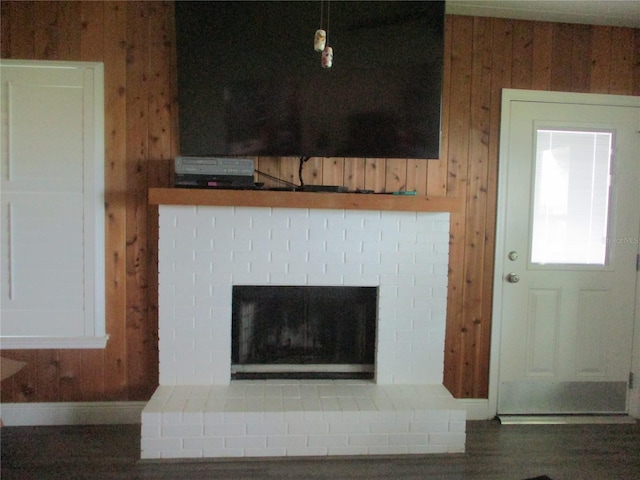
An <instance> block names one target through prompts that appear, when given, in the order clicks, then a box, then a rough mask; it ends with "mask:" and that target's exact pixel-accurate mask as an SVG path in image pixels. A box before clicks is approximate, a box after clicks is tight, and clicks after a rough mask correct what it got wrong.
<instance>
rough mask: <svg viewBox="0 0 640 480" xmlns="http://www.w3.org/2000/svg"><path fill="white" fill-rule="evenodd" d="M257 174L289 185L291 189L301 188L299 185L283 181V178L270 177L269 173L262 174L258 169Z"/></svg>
mask: <svg viewBox="0 0 640 480" xmlns="http://www.w3.org/2000/svg"><path fill="white" fill-rule="evenodd" d="M255 172H256V173H257V174H259V175H264V176H265V177H267V178H270V179H271V180H275V181H276V182H280V183H284V184H285V185H289V186H290V187H293V188H299V187H300V186H299V185H296V184H295V183H291V182H288V181H286V180H283V179H281V178H278V177H274V176H273V175H269V174H268V173H265V172H261V171H260V170H258V169H257V168H256V169H255Z"/></svg>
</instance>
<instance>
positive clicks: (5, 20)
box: [0, 2, 11, 58]
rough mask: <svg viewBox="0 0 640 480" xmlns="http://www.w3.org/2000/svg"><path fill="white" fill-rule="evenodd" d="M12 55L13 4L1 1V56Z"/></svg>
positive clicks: (7, 56)
mask: <svg viewBox="0 0 640 480" xmlns="http://www.w3.org/2000/svg"><path fill="white" fill-rule="evenodd" d="M9 57H11V5H10V4H9V3H7V2H1V3H0V58H9Z"/></svg>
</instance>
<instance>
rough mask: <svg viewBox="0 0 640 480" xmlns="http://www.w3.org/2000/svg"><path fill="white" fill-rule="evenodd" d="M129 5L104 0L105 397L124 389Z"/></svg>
mask: <svg viewBox="0 0 640 480" xmlns="http://www.w3.org/2000/svg"><path fill="white" fill-rule="evenodd" d="M126 48H127V4H126V3H124V2H118V1H113V2H105V7H104V58H103V61H104V70H105V108H106V115H105V185H106V192H105V197H106V198H105V200H106V204H105V217H106V225H105V228H106V237H105V243H106V261H105V270H106V296H107V304H106V327H107V333H108V334H109V341H108V342H107V347H106V350H105V351H104V393H103V400H116V399H121V398H123V395H124V394H123V392H125V391H126V386H127V376H126V361H127V351H126V347H127V344H126V338H127V337H126V331H125V321H126V320H125V319H126V305H127V274H126V254H127V251H126V215H127V211H126V203H127V168H126V167H127V61H126V59H127V55H126V54H127V52H126Z"/></svg>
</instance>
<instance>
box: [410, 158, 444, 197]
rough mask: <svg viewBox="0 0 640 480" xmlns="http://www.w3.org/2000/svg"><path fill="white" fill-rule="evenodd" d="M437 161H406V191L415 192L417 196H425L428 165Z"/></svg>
mask: <svg viewBox="0 0 640 480" xmlns="http://www.w3.org/2000/svg"><path fill="white" fill-rule="evenodd" d="M433 162H437V160H424V159H408V160H407V190H415V191H416V193H417V195H427V175H428V172H429V165H430V164H431V163H433Z"/></svg>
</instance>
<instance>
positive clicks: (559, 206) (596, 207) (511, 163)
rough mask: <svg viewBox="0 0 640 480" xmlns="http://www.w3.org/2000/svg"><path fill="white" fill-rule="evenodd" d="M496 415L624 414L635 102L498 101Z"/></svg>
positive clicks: (633, 253) (535, 97)
mask: <svg viewBox="0 0 640 480" xmlns="http://www.w3.org/2000/svg"><path fill="white" fill-rule="evenodd" d="M502 122H503V127H502V139H501V142H502V146H501V156H500V162H501V166H500V187H499V205H500V206H499V222H498V223H499V227H498V238H497V242H496V245H497V248H496V273H495V274H496V283H495V300H496V302H495V310H496V316H497V319H498V321H497V322H496V324H497V325H499V328H500V337H499V361H498V365H499V373H498V387H497V388H498V402H497V410H498V414H577V413H583V414H586V413H625V412H627V409H628V406H627V395H628V388H629V374H630V369H631V354H632V348H633V341H632V339H633V329H634V318H635V317H634V316H635V303H636V279H637V275H636V268H637V267H636V264H637V256H638V252H639V250H638V234H639V230H640V208H639V207H640V185H639V182H640V134H639V133H638V132H639V131H640V99H638V98H637V97H636V98H630V97H617V96H603V95H599V96H596V95H581V94H568V95H564V94H559V93H550V92H524V91H517V90H506V91H505V92H504V94H503V118H502Z"/></svg>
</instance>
